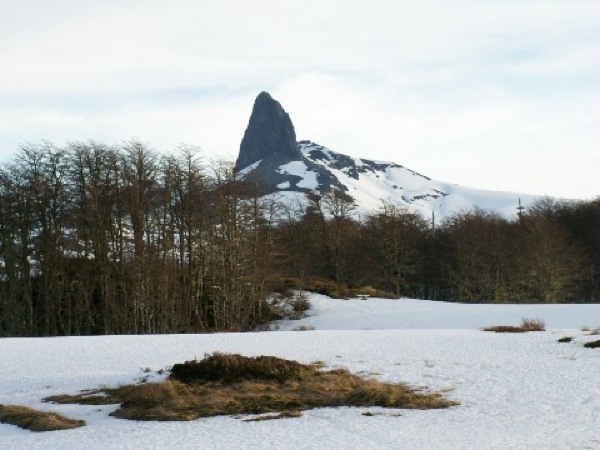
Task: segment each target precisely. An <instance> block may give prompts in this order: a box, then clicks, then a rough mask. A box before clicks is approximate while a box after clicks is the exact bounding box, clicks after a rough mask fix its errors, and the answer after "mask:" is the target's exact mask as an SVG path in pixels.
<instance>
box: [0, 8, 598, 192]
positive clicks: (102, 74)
mask: <svg viewBox="0 0 600 450" xmlns="http://www.w3.org/2000/svg"><path fill="white" fill-rule="evenodd" d="M263 90H264V91H268V92H270V93H271V95H272V96H273V97H274V98H275V99H277V100H279V101H280V102H281V104H282V105H283V107H284V108H285V109H286V110H287V111H288V113H289V114H290V116H291V118H292V120H293V122H294V125H295V128H296V134H297V137H298V139H310V140H313V141H315V142H318V143H319V144H322V145H325V146H327V147H329V148H331V149H332V150H335V151H338V152H341V153H346V154H350V155H352V156H362V157H369V158H372V159H380V160H391V161H394V162H397V163H399V164H402V165H404V166H407V167H409V168H411V169H413V170H416V171H418V172H421V173H423V174H424V175H428V176H430V177H432V178H435V179H439V180H443V181H450V182H453V183H457V184H461V185H465V186H472V187H478V188H485V189H494V190H508V191H516V192H523V193H532V194H547V195H554V196H561V197H571V198H593V197H596V196H598V195H600V176H599V175H598V172H599V171H600V1H598V0H389V1H388V0H372V1H370V2H367V1H364V0H361V1H356V0H302V1H286V0H254V1H252V2H249V1H242V0H177V1H175V0H170V1H164V0H118V1H116V0H115V1H113V0H103V1H98V0H93V1H89V0H52V1H49V0H0V161H8V160H10V158H11V157H12V156H14V154H15V153H16V151H17V149H18V146H19V145H20V144H22V143H25V142H33V143H36V142H40V141H41V140H42V139H46V140H50V141H53V142H54V143H56V144H57V145H62V144H64V143H65V142H67V141H72V140H87V139H94V140H98V141H102V142H106V143H120V142H122V141H125V140H127V139H130V138H132V137H135V138H139V139H140V140H142V141H145V142H148V143H150V144H151V146H152V147H153V148H155V149H157V150H161V151H163V150H164V151H170V150H173V149H175V148H176V147H177V145H178V144H180V143H186V144H192V145H198V146H200V147H201V148H202V151H203V153H204V154H205V155H206V156H207V157H215V158H220V157H225V158H229V159H235V157H236V156H237V151H238V149H239V143H240V141H241V139H242V136H243V133H244V130H245V128H246V125H247V123H248V118H249V115H250V112H251V109H252V104H253V101H254V98H255V97H256V95H257V94H258V93H259V92H260V91H263Z"/></svg>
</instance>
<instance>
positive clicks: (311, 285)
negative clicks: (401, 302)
mask: <svg viewBox="0 0 600 450" xmlns="http://www.w3.org/2000/svg"><path fill="white" fill-rule="evenodd" d="M284 284H285V286H286V287H287V288H289V289H300V290H304V291H310V292H316V293H318V294H323V295H327V296H328V297H332V298H353V297H357V296H358V295H367V296H369V297H380V298H398V296H397V295H394V294H393V293H392V292H389V291H384V290H381V289H375V288H373V287H372V286H348V285H346V284H344V283H338V282H335V281H333V280H328V279H326V278H318V277H311V278H309V279H302V280H301V279H298V278H291V277H290V278H286V279H285V280H284Z"/></svg>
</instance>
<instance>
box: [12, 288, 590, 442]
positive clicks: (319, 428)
mask: <svg viewBox="0 0 600 450" xmlns="http://www.w3.org/2000/svg"><path fill="white" fill-rule="evenodd" d="M310 301H311V304H312V305H313V308H312V309H311V310H310V311H309V312H308V313H309V317H307V318H305V319H302V320H300V321H283V322H279V323H277V324H276V325H277V328H278V330H277V331H267V332H257V333H224V334H205V335H162V336H101V337H69V338H45V339H9V338H6V339H1V340H0V360H1V361H2V365H0V404H21V405H29V406H32V407H35V408H39V409H44V410H52V411H56V412H59V413H62V414H64V415H66V416H70V417H73V418H78V419H84V420H85V421H86V422H87V425H86V426H85V427H82V428H79V429H75V430H69V431H55V432H47V433H33V432H30V431H24V430H21V429H19V428H17V427H14V426H11V425H2V424H0V449H28V450H29V449H31V450H33V449H50V450H51V449H56V450H58V449H65V450H71V449H86V450H94V449H99V450H100V449H102V450H108V449H166V448H180V449H232V448H234V449H261V450H264V449H277V448H281V449H321V448H323V449H324V448H335V449H536V448H539V449H600V384H599V383H598V380H599V378H600V350H598V349H587V348H584V347H583V343H585V342H587V341H590V340H595V339H598V338H599V337H598V336H588V335H587V333H586V332H584V331H582V327H588V328H596V327H599V326H600V305H598V304H596V305H463V304H451V303H441V302H429V301H420V300H408V299H403V300H384V299H375V298H372V299H368V300H332V299H329V298H326V297H323V296H319V295H311V296H310ZM523 318H539V319H542V320H544V321H545V323H546V329H547V331H545V332H533V333H524V334H496V333H490V332H483V331H481V330H480V328H481V327H483V326H488V325H498V324H512V325H517V324H519V322H520V321H521V319H523ZM300 326H305V327H315V330H314V331H304V332H300V331H287V330H293V329H294V328H298V327H300ZM563 336H572V337H574V340H573V341H572V342H570V343H558V342H557V339H558V338H560V337H563ZM214 351H220V352H236V353H242V354H244V355H274V356H279V357H284V358H290V359H296V360H298V361H300V362H306V363H307V362H312V361H317V360H319V361H323V362H325V364H326V365H327V366H328V367H330V368H334V367H345V368H348V369H350V370H351V371H353V372H357V373H361V374H362V375H364V376H365V377H376V378H378V379H381V380H384V381H389V382H400V381H402V382H407V383H409V384H411V385H413V386H418V387H423V388H426V389H433V390H441V391H444V392H446V393H447V395H448V396H449V397H450V398H451V399H454V400H458V401H460V402H461V404H460V405H459V406H456V407H452V408H450V409H445V410H429V411H406V410H393V411H390V410H385V409H381V408H323V409H317V410H311V411H307V412H305V413H304V415H303V416H302V417H300V418H293V419H282V420H271V421H263V422H244V421H242V420H240V419H239V418H232V417H217V418H210V419H199V420H196V421H192V422H133V421H127V420H120V419H116V418H112V417H110V416H109V415H108V414H109V413H110V412H111V411H112V410H114V409H115V408H116V406H82V405H54V404H48V403H43V402H42V398H44V397H46V396H49V395H55V394H63V393H77V392H78V391H80V390H83V389H93V388H96V387H100V386H116V385H119V384H128V383H132V382H135V381H136V380H141V379H143V378H145V377H148V378H149V380H150V381H152V380H159V379H161V377H164V375H158V374H157V371H159V370H160V369H163V368H166V367H169V366H171V365H172V364H174V363H177V362H183V361H185V360H189V359H193V358H202V357H203V356H204V354H205V353H210V352H214ZM148 369H150V371H148ZM367 411H369V412H371V413H373V415H371V416H365V415H363V413H365V412H367ZM398 413H399V414H400V415H398Z"/></svg>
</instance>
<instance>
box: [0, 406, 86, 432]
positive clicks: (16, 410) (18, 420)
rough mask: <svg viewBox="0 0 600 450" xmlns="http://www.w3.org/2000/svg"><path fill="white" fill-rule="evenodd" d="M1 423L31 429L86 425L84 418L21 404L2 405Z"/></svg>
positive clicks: (0, 410)
mask: <svg viewBox="0 0 600 450" xmlns="http://www.w3.org/2000/svg"><path fill="white" fill-rule="evenodd" d="M0 423H7V424H9V425H16V426H18V427H19V428H23V429H25V430H31V431H56V430H70V429H72V428H78V427H82V426H83V425H85V421H83V420H75V419H69V418H67V417H64V416H61V415H60V414H57V413H53V412H47V411H39V410H37V409H33V408H29V407H27V406H19V405H0Z"/></svg>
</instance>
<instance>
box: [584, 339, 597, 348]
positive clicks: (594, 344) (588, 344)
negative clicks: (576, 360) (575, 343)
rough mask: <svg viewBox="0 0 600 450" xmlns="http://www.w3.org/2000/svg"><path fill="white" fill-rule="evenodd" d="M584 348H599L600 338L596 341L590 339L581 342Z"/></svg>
mask: <svg viewBox="0 0 600 450" xmlns="http://www.w3.org/2000/svg"><path fill="white" fill-rule="evenodd" d="M583 346H584V347H585V348H600V339H599V340H597V341H590V342H586V343H585V344H583Z"/></svg>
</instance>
